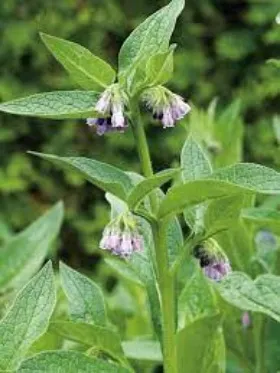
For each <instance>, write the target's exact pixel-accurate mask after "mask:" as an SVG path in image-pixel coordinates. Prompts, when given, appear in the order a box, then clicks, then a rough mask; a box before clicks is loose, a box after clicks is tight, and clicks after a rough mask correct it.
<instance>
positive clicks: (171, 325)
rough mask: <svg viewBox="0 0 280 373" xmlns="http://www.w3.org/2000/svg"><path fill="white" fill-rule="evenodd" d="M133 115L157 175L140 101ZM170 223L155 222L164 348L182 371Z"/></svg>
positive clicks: (146, 166)
mask: <svg viewBox="0 0 280 373" xmlns="http://www.w3.org/2000/svg"><path fill="white" fill-rule="evenodd" d="M131 118H132V121H133V134H134V138H135V142H136V145H137V149H138V154H139V158H140V162H141V166H142V170H143V174H144V176H145V177H151V176H153V168H152V162H151V158H150V152H149V147H148V143H147V139H146V134H145V130H144V127H143V123H142V121H141V114H140V110H139V106H138V104H137V101H136V100H135V101H133V102H132V105H131ZM150 202H151V208H152V211H153V212H154V213H156V210H157V196H156V194H155V193H151V196H150ZM166 224H167V222H163V221H160V222H157V223H156V225H155V226H153V235H154V241H155V259H156V271H155V272H156V274H157V281H158V286H159V292H160V300H161V312H162V334H163V337H162V341H161V343H162V349H163V359H164V371H165V373H178V369H177V355H176V334H175V333H176V308H175V304H176V300H175V291H174V278H173V276H171V274H170V272H169V266H168V253H167V247H166Z"/></svg>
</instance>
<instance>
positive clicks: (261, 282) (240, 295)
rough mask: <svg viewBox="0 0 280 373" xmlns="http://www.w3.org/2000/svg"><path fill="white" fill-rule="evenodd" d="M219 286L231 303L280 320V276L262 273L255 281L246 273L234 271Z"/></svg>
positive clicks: (221, 292)
mask: <svg viewBox="0 0 280 373" xmlns="http://www.w3.org/2000/svg"><path fill="white" fill-rule="evenodd" d="M217 288H218V290H219V292H220V294H221V296H222V297H223V298H224V299H225V300H226V301H227V302H228V303H230V304H232V305H234V306H235V307H238V308H240V309H242V310H244V311H252V312H261V313H264V314H266V315H268V316H270V317H272V318H274V319H275V320H276V321H278V322H280V303H279V299H280V277H279V276H274V275H262V276H259V277H257V278H256V280H255V281H253V280H252V279H251V278H250V277H248V276H247V275H246V274H245V273H242V272H233V273H232V274H230V275H229V276H227V277H226V278H225V279H224V280H223V281H222V282H221V283H220V284H218V285H217Z"/></svg>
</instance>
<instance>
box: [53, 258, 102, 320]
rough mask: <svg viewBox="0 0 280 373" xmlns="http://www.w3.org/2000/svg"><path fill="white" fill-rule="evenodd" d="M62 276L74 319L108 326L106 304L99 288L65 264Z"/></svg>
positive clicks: (61, 270)
mask: <svg viewBox="0 0 280 373" xmlns="http://www.w3.org/2000/svg"><path fill="white" fill-rule="evenodd" d="M60 274H61V282H62V287H63V290H64V292H65V294H66V296H67V298H68V301H69V308H70V314H71V317H72V319H73V320H75V321H84V322H88V323H93V324H97V325H106V324H107V315H106V310H105V302H104V297H103V294H102V291H101V289H100V288H99V286H97V285H96V284H95V283H94V282H93V281H92V280H90V279H89V278H88V277H86V276H84V275H82V274H81V273H79V272H77V271H75V270H74V269H72V268H70V267H68V266H67V265H65V264H63V263H60Z"/></svg>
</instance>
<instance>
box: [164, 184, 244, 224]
mask: <svg viewBox="0 0 280 373" xmlns="http://www.w3.org/2000/svg"><path fill="white" fill-rule="evenodd" d="M242 191H243V190H242V188H240V187H238V186H236V185H233V184H229V183H226V182H224V181H218V180H217V181H215V180H195V181H191V182H188V183H186V184H183V185H179V186H175V187H173V188H171V189H169V191H168V193H167V195H166V197H165V198H164V199H163V201H162V203H161V205H160V208H159V212H158V217H159V218H161V219H162V218H165V217H167V216H169V215H175V214H177V213H180V212H182V211H183V210H184V209H185V208H187V207H191V206H194V205H198V204H200V203H202V202H205V201H207V200H209V199H216V198H223V197H227V196H230V195H233V194H237V193H240V192H242Z"/></svg>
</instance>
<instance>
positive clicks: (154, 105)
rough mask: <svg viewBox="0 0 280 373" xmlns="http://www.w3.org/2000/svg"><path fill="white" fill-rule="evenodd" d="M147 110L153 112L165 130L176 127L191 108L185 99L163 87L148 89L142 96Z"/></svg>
mask: <svg viewBox="0 0 280 373" xmlns="http://www.w3.org/2000/svg"><path fill="white" fill-rule="evenodd" d="M142 100H143V101H144V103H145V104H146V106H147V108H148V109H149V110H151V111H152V112H153V116H154V118H155V119H158V120H160V121H161V123H162V124H163V128H168V127H174V125H175V123H176V122H177V121H178V120H181V119H183V118H184V116H185V115H187V114H188V113H189V111H190V110H191V107H190V106H189V105H188V104H187V103H186V102H185V101H184V100H183V98H182V97H181V96H179V95H177V94H175V93H173V92H171V91H169V90H168V89H167V88H165V87H163V86H157V87H153V88H149V89H147V90H146V91H145V92H144V93H143V96H142Z"/></svg>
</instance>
